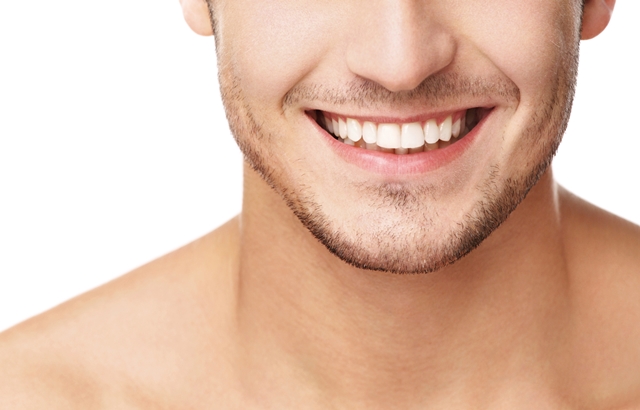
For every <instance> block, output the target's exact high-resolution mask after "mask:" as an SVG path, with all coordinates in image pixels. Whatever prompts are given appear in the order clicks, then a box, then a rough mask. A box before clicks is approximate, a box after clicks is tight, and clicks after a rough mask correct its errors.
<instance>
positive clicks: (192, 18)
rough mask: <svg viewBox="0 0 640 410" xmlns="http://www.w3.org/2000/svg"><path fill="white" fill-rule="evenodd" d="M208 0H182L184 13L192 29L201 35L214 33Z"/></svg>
mask: <svg viewBox="0 0 640 410" xmlns="http://www.w3.org/2000/svg"><path fill="white" fill-rule="evenodd" d="M206 2H207V0H180V5H181V6H182V14H183V15H184V20H185V21H186V22H187V24H188V25H189V27H191V30H193V31H194V32H195V33H197V34H200V35H201V36H210V35H213V29H212V28H211V19H210V16H209V6H208V5H207V3H206Z"/></svg>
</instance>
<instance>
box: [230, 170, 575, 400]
mask: <svg viewBox="0 0 640 410" xmlns="http://www.w3.org/2000/svg"><path fill="white" fill-rule="evenodd" d="M245 181H246V182H245V184H246V185H245V205H244V208H243V212H242V217H241V264H240V272H239V294H238V298H239V299H238V309H239V310H238V320H239V329H240V333H239V334H240V337H241V338H243V339H242V340H243V342H242V343H241V344H242V345H243V346H244V347H245V348H246V349H247V352H246V353H248V355H247V357H250V358H251V359H250V360H249V361H250V364H249V362H247V365H248V366H251V368H254V369H255V368H260V367H262V366H264V368H265V369H267V368H269V369H277V370H276V372H278V374H277V375H274V374H273V370H272V371H271V372H272V374H271V376H270V378H269V379H267V378H261V377H258V376H256V377H255V378H253V379H252V380H253V382H252V383H256V386H257V385H258V384H259V385H261V386H268V387H264V390H263V391H264V394H265V395H266V394H269V392H273V393H274V394H275V392H276V391H277V390H278V386H282V385H283V384H284V383H283V380H290V381H291V382H292V383H293V382H294V381H295V382H297V383H302V381H304V383H305V384H306V386H305V391H308V392H310V393H309V394H315V395H318V396H319V397H325V398H326V397H331V399H332V400H336V401H341V402H342V403H343V404H344V403H347V402H349V403H351V405H353V406H355V405H356V403H359V404H361V405H363V406H364V407H366V406H367V402H369V404H370V403H377V405H378V406H379V405H380V404H383V403H385V402H386V403H387V404H389V405H390V406H391V407H396V408H398V407H400V408H402V407H405V406H403V402H404V401H406V402H407V403H409V402H412V403H416V402H420V401H426V400H437V399H438V398H439V397H442V396H441V395H451V394H456V395H457V397H463V396H462V395H460V394H461V392H463V391H464V392H465V393H464V396H466V397H468V398H470V399H471V398H472V397H473V396H474V395H475V394H476V393H479V391H480V390H481V389H486V388H487V387H490V386H489V385H492V386H493V387H496V385H498V384H503V383H505V381H507V380H511V381H512V382H513V381H516V382H518V383H524V384H531V385H538V386H539V385H540V384H541V383H542V381H543V380H549V379H550V378H549V376H550V374H549V372H551V371H552V369H550V368H548V367H545V366H543V364H544V363H549V362H550V358H549V357H548V355H549V353H548V352H549V351H553V350H554V344H555V343H556V341H557V340H558V338H557V335H558V334H560V331H561V328H562V327H563V324H564V321H565V320H566V317H565V315H562V314H560V313H559V312H563V311H566V309H565V308H566V306H564V305H563V303H564V302H562V301H563V300H566V298H565V297H564V295H565V294H566V292H567V290H568V284H567V281H568V279H567V277H566V272H565V270H564V260H563V256H562V242H561V230H560V228H561V227H560V223H559V215H558V205H557V199H556V197H557V196H556V187H555V184H554V182H553V178H552V176H551V172H550V171H549V172H547V173H546V174H545V175H544V176H543V178H542V180H541V181H540V182H539V183H538V184H537V185H536V186H535V187H534V188H533V189H532V191H531V192H530V194H529V195H528V197H527V199H525V201H523V203H521V204H520V206H519V207H518V209H516V211H514V212H513V214H512V215H511V216H510V217H509V218H508V219H507V221H506V222H505V223H504V224H503V225H502V226H501V227H500V228H498V229H497V230H496V231H495V232H494V233H493V234H492V235H491V236H490V237H489V238H487V239H486V240H485V241H484V242H483V243H482V244H481V245H480V247H479V248H477V249H476V250H474V251H473V252H471V253H470V254H469V255H467V256H466V257H465V258H463V259H461V260H459V261H458V262H456V263H454V264H453V265H450V266H448V267H446V268H444V269H442V270H440V271H438V272H434V273H430V274H421V275H396V274H388V273H381V272H373V271H366V270H360V269H357V268H354V267H352V266H349V265H347V264H345V263H344V262H342V261H340V260H339V259H337V258H336V257H335V256H333V255H332V254H330V253H329V252H328V251H327V250H326V248H324V247H323V246H322V245H321V244H320V243H318V242H317V241H316V239H315V238H313V236H312V235H311V234H310V233H309V232H308V231H307V230H306V229H305V228H304V227H303V226H302V225H301V224H300V222H299V221H298V220H297V219H296V217H295V216H294V215H292V213H291V212H290V211H289V209H288V208H286V205H285V204H284V203H283V201H282V200H281V199H280V198H279V197H278V196H277V194H275V193H274V192H273V191H272V190H271V189H270V188H269V187H268V186H266V184H265V183H264V182H263V181H262V180H261V179H260V178H259V177H258V176H257V175H256V174H255V173H254V172H253V171H251V170H248V169H246V170H245ZM265 215H269V217H265ZM554 335H555V336H554ZM551 336H554V337H551ZM276 363H277V366H274V364H276ZM258 373H259V372H258ZM258 373H256V372H254V373H253V374H258ZM265 374H266V373H265ZM523 375H526V377H527V379H526V380H523ZM269 380H272V381H271V382H269ZM270 383H274V384H270ZM258 390H259V389H258ZM296 391H300V390H296ZM436 393H437V396H436ZM287 394H289V395H290V394H291V391H288V393H287Z"/></svg>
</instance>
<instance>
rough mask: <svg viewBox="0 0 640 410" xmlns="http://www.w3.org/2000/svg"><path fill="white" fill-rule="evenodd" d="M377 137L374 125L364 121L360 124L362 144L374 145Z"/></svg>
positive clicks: (376, 128)
mask: <svg viewBox="0 0 640 410" xmlns="http://www.w3.org/2000/svg"><path fill="white" fill-rule="evenodd" d="M377 137H378V127H377V126H376V124H374V123H372V122H369V121H365V122H364V124H362V138H364V142H366V143H367V144H375V143H376V141H377Z"/></svg>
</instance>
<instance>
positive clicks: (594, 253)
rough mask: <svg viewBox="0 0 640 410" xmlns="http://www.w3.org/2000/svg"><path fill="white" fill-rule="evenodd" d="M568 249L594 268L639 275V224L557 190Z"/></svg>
mask: <svg viewBox="0 0 640 410" xmlns="http://www.w3.org/2000/svg"><path fill="white" fill-rule="evenodd" d="M560 197H561V214H562V218H563V220H564V227H565V232H564V234H565V237H566V244H567V247H568V251H569V252H570V253H571V254H572V255H574V254H575V256H580V258H579V259H581V260H583V261H584V262H587V265H588V266H590V267H592V268H593V269H595V270H600V271H604V272H611V273H612V274H613V273H620V274H623V273H627V274H629V275H632V276H635V277H638V278H640V226H638V225H635V224H633V223H631V222H629V221H627V220H625V219H622V218H620V217H618V216H616V215H613V214H611V213H609V212H607V211H605V210H603V209H601V208H598V207H597V206H595V205H593V204H590V203H589V202H587V201H584V200H583V199H581V198H579V197H577V196H575V195H573V194H571V193H570V192H568V191H566V190H565V189H561V191H560Z"/></svg>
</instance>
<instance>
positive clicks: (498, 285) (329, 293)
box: [0, 171, 640, 409]
mask: <svg viewBox="0 0 640 410" xmlns="http://www.w3.org/2000/svg"><path fill="white" fill-rule="evenodd" d="M247 172H248V173H249V174H248V175H247V185H252V184H255V186H254V188H255V189H254V190H253V191H255V192H258V193H257V194H256V195H258V197H260V198H262V199H263V200H264V199H266V200H267V201H268V204H266V205H265V204H264V202H263V203H258V202H257V201H254V200H253V198H252V197H249V198H247V201H246V202H245V207H244V209H243V213H242V215H241V216H238V217H237V218H234V219H233V220H231V221H229V222H228V223H227V224H226V225H224V226H222V227H220V228H219V229H217V230H216V231H214V232H212V233H210V234H208V235H207V236H205V237H203V238H201V239H199V240H197V241H195V242H193V243H191V244H189V245H187V246H185V247H184V248H182V249H179V250H177V251H175V252H173V253H171V254H169V255H167V256H165V257H163V258H161V259H159V260H157V261H155V262H152V263H151V264H149V265H147V266H144V267H142V268H140V269H138V270H136V271H134V272H131V273H129V274H127V275H125V276H123V277H121V278H120V279H117V280H115V281H114V282H112V283H109V284H107V285H105V286H102V287H100V288H98V289H96V290H93V291H91V292H89V293H87V294H85V295H82V296H80V297H78V298H76V299H73V300H71V301H69V302H67V303H65V304H63V305H61V306H59V307H57V308H55V309H53V310H52V311H50V312H47V313H45V314H43V315H41V316H39V317H36V318H34V319H31V320H29V321H27V322H25V323H23V324H21V325H19V326H17V327H15V328H13V329H10V330H9V331H7V332H5V333H4V334H3V335H2V336H1V338H0V363H1V365H0V368H1V369H2V371H1V373H0V375H1V376H0V377H1V381H2V382H1V383H0V408H3V409H4V408H7V409H8V408H11V409H40V408H43V409H44V408H47V409H58V408H60V409H69V408H78V409H88V408H105V409H108V408H114V409H116V408H117V409H125V408H132V409H134V408H136V409H137V408H140V409H143V408H144V409H149V408H193V409H200V408H202V409H210V408H219V409H239V408H242V409H253V408H255V409H263V408H305V409H306V408H308V409H315V408H319V409H320V408H354V409H355V408H367V409H370V408H380V409H384V408H447V409H455V408H460V409H463V408H509V409H515V408H518V409H519V408H535V409H541V408H553V409H561V408H567V409H569V408H576V409H618V408H619V409H633V408H639V407H640V372H638V370H637V369H638V368H640V348H639V347H638V346H640V326H638V323H640V275H639V274H638V266H640V256H639V255H638V252H637V249H638V246H639V244H640V228H639V227H637V226H635V225H632V224H630V223H628V222H625V221H623V220H621V219H619V218H617V217H615V216H613V215H610V214H608V213H606V212H604V211H602V210H600V209H597V208H595V207H593V206H592V205H589V204H588V203H586V202H584V201H582V200H580V199H579V198H577V197H575V196H573V195H572V194H571V193H569V192H567V191H566V190H564V189H562V188H560V187H557V186H556V185H555V184H554V183H553V181H552V179H551V175H550V174H547V175H545V177H543V179H542V180H541V182H540V183H538V185H537V186H536V187H535V188H534V190H533V191H532V192H531V193H530V195H529V196H528V197H527V199H526V200H525V201H524V202H523V203H522V204H521V205H520V206H519V207H518V209H517V210H516V211H515V212H514V213H513V214H512V215H511V217H510V218H509V219H508V220H507V222H506V223H505V224H503V225H502V226H501V227H500V228H499V229H498V230H497V231H496V232H494V234H493V235H492V236H491V237H490V238H489V239H487V240H486V241H485V242H484V243H483V244H482V245H481V246H480V247H479V248H478V249H477V250H476V251H474V252H473V253H472V254H470V255H469V256H467V257H466V258H464V259H463V260H461V261H460V262H459V263H458V264H456V265H457V266H458V267H459V269H457V271H456V272H436V273H432V274H427V275H414V276H397V275H393V274H385V273H379V272H367V271H357V270H356V269H355V268H351V267H349V266H347V265H345V264H344V263H343V262H341V261H339V260H337V259H336V258H334V257H332V256H330V255H328V254H327V252H326V250H325V249H324V248H323V247H322V246H321V245H319V244H318V243H317V241H316V240H315V239H314V238H313V237H311V235H310V234H309V233H308V231H306V230H305V229H304V227H303V226H302V225H301V224H300V223H299V222H297V220H296V219H294V218H293V217H292V216H291V215H290V213H288V212H285V209H281V210H280V211H281V212H273V213H271V215H272V217H271V218H264V217H263V216H261V215H263V214H262V212H263V210H264V207H265V206H268V207H274V208H283V206H284V205H282V203H281V201H280V200H279V198H278V197H277V196H275V195H274V194H273V193H272V191H271V190H270V189H269V188H268V187H266V186H264V183H263V182H262V181H261V180H260V179H259V178H258V177H257V176H255V175H252V171H247ZM291 240H295V241H296V243H298V244H300V245H301V246H300V247H299V248H297V250H296V252H282V253H280V252H273V251H272V249H280V248H285V249H286V248H287V247H288V246H290V245H289V244H290V243H291ZM524 242H526V243H527V246H523V245H522V243H524ZM265 243H268V244H269V246H265ZM522 249H526V252H523V251H522ZM489 256H490V257H489ZM309 259H314V260H318V261H319V262H317V263H316V264H308V263H305V268H304V269H301V270H299V269H297V268H294V267H295V266H298V265H299V263H300V262H301V261H302V262H304V261H305V260H309Z"/></svg>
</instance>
